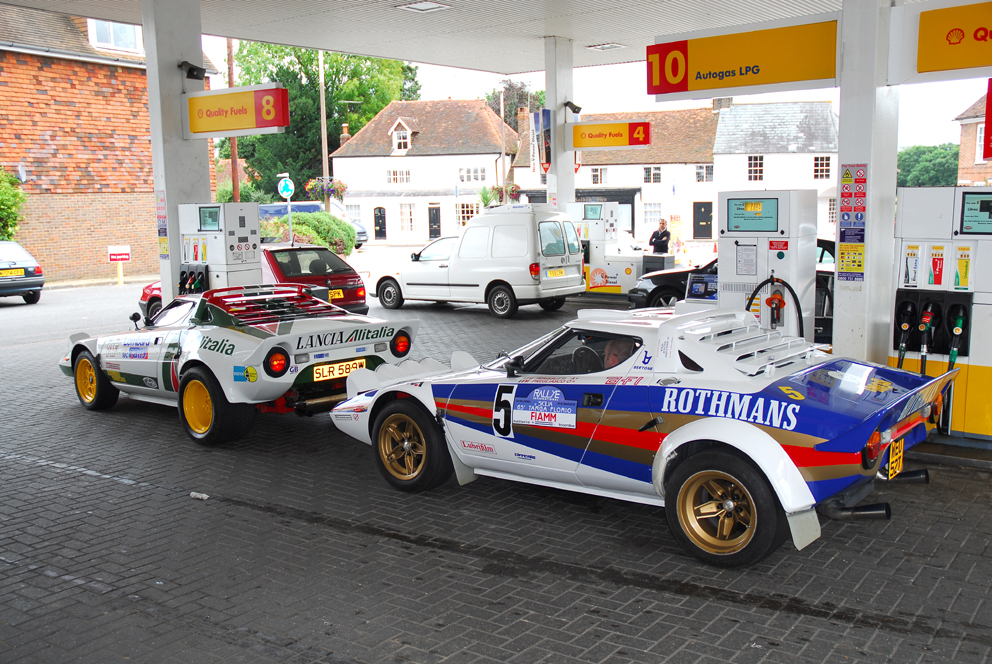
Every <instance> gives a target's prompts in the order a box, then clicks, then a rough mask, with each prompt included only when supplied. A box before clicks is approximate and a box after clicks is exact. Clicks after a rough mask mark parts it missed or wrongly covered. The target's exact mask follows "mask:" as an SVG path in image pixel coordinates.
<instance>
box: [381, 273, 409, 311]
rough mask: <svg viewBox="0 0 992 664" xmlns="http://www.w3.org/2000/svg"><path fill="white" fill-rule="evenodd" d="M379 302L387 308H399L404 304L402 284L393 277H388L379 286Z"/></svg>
mask: <svg viewBox="0 0 992 664" xmlns="http://www.w3.org/2000/svg"><path fill="white" fill-rule="evenodd" d="M379 302H380V303H381V304H382V306H384V307H385V308H386V309H399V308H400V307H402V306H403V293H402V292H401V291H400V285H399V284H398V283H396V282H395V281H393V280H392V279H386V280H385V281H384V282H382V284H381V285H380V286H379Z"/></svg>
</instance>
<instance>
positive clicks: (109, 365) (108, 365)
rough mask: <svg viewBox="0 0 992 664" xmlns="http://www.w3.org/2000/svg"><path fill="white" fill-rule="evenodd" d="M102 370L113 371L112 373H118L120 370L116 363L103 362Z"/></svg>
mask: <svg viewBox="0 0 992 664" xmlns="http://www.w3.org/2000/svg"><path fill="white" fill-rule="evenodd" d="M104 368H105V369H113V370H114V371H120V370H121V365H120V364H118V363H117V362H105V363H104Z"/></svg>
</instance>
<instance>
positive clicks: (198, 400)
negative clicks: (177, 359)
mask: <svg viewBox="0 0 992 664" xmlns="http://www.w3.org/2000/svg"><path fill="white" fill-rule="evenodd" d="M183 414H184V415H185V416H186V423H187V424H188V425H189V428H190V429H192V430H193V431H194V432H195V433H198V434H201V435H202V434H205V433H206V432H207V431H209V430H210V424H211V422H213V419H214V408H213V404H212V403H211V402H210V392H209V391H208V390H207V386H206V385H204V384H203V383H201V382H200V381H198V380H191V381H190V382H189V383H187V384H186V389H185V390H183Z"/></svg>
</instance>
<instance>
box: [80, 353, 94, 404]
mask: <svg viewBox="0 0 992 664" xmlns="http://www.w3.org/2000/svg"><path fill="white" fill-rule="evenodd" d="M76 392H78V393H79V398H80V399H82V400H83V401H85V402H86V403H93V400H94V399H96V370H95V369H94V368H93V363H92V362H90V360H89V358H88V357H83V358H80V360H79V362H77V363H76Z"/></svg>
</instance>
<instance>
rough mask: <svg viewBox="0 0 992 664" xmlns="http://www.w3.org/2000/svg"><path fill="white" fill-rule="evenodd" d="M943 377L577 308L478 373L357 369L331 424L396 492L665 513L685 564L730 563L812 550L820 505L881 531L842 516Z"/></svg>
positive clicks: (883, 509)
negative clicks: (524, 498) (581, 502)
mask: <svg viewBox="0 0 992 664" xmlns="http://www.w3.org/2000/svg"><path fill="white" fill-rule="evenodd" d="M956 372H957V370H953V371H949V372H948V373H946V374H944V375H943V376H941V377H939V378H937V379H931V378H928V377H923V376H918V375H916V374H912V373H908V372H905V371H900V370H897V369H890V368H888V367H884V366H880V365H875V364H871V363H868V362H859V361H855V360H850V359H844V358H839V357H834V356H832V355H828V354H826V353H824V352H822V351H821V350H820V348H819V347H817V346H815V345H811V344H809V343H807V342H806V341H804V340H803V339H801V338H792V337H786V336H783V335H782V334H781V333H779V332H776V331H769V330H763V329H759V326H758V322H757V320H756V319H755V318H754V316H752V315H751V314H750V313H746V312H740V311H728V310H719V311H716V312H707V313H695V314H687V315H682V316H676V315H674V314H673V312H672V310H665V309H649V310H639V311H636V312H616V311H595V310H590V311H580V312H579V318H578V320H575V321H572V322H570V323H567V324H566V325H565V326H564V327H562V328H560V329H558V330H555V331H554V332H552V333H550V334H548V335H546V336H544V337H542V338H540V339H538V340H537V341H535V342H533V343H531V344H529V345H527V346H524V347H523V348H520V349H519V350H517V351H515V352H513V353H511V354H510V356H509V357H504V358H500V359H498V360H496V361H495V362H493V363H491V364H487V365H483V366H478V365H477V363H476V362H475V361H474V360H472V359H471V358H470V357H469V356H468V355H467V354H465V353H460V352H456V353H455V354H454V355H453V356H452V366H451V369H450V370H449V369H447V368H446V367H443V365H441V364H440V363H437V362H434V361H432V360H426V361H424V362H422V363H420V364H419V365H418V364H416V363H413V362H410V361H407V362H404V363H402V364H399V365H396V366H382V367H380V368H379V369H378V370H377V371H376V372H374V373H373V372H372V371H368V370H358V371H355V372H353V373H352V374H351V375H350V376H349V377H348V396H349V397H350V398H349V399H348V400H347V401H345V402H343V403H341V404H339V405H338V406H337V407H335V409H334V411H333V413H332V418H333V421H334V423H335V424H336V425H337V427H338V428H339V429H341V430H342V431H344V432H345V433H348V434H349V435H351V436H353V437H355V438H357V439H359V440H361V441H363V442H366V443H369V444H371V445H372V446H373V448H374V452H375V454H374V459H375V462H376V465H377V466H378V468H379V470H380V472H381V473H382V475H383V477H385V479H386V480H387V481H388V482H389V483H391V484H392V485H393V486H395V487H397V488H399V489H403V490H407V491H418V490H424V489H429V488H432V487H435V486H437V485H439V484H441V483H443V482H444V481H446V480H447V479H448V478H449V477H450V475H451V473H452V472H454V473H455V474H456V475H457V478H458V480H459V482H460V483H462V484H465V483H466V482H470V481H472V480H473V479H475V477H476V476H478V475H489V476H492V477H501V478H505V479H510V480H517V481H521V482H529V483H533V484H540V485H543V486H550V487H556V488H560V489H567V490H571V491H580V492H584V493H590V494H594V495H600V496H609V497H613V498H619V499H621V500H629V501H633V502H638V503H647V504H651V505H659V506H666V514H667V518H668V521H669V524H670V526H671V530H672V532H673V534H674V535H675V537H676V539H677V540H678V541H679V542H680V544H681V545H682V546H683V547H684V548H685V549H686V550H687V551H688V552H690V553H692V554H693V555H695V556H697V557H699V558H700V559H702V560H704V561H706V562H709V563H712V564H715V565H720V566H725V567H738V566H743V565H749V564H752V563H754V562H756V561H758V560H761V559H762V558H764V557H765V556H767V555H769V554H770V553H772V552H773V551H775V550H776V549H777V548H778V546H779V545H780V544H781V543H782V542H783V541H784V540H785V539H786V537H788V536H789V535H790V534H791V536H792V539H793V542H794V543H795V545H796V547H797V548H799V549H801V548H803V547H805V546H806V545H807V544H809V543H810V542H812V541H813V540H815V539H816V538H817V537H819V535H820V524H819V521H818V519H817V515H816V509H815V508H817V507H819V508H820V511H821V512H822V513H824V514H826V515H828V516H839V515H844V516H848V517H849V516H857V515H867V516H876V517H883V518H887V516H888V513H889V509H888V505H884V504H883V505H875V506H861V507H858V508H854V507H852V506H853V505H854V504H855V503H857V502H859V501H860V500H862V499H863V498H864V497H865V496H867V495H868V493H870V491H871V488H872V482H873V480H874V479H875V478H876V477H877V478H879V479H882V480H886V481H888V480H893V479H896V478H900V472H901V471H902V464H903V453H904V451H905V450H906V449H907V448H909V447H912V446H913V445H915V444H916V443H918V442H920V441H921V440H923V439H924V438H926V436H927V434H928V432H929V429H930V428H932V427H933V426H934V423H935V422H937V421H938V418H939V417H940V411H941V406H942V404H943V394H944V391H945V389H946V388H947V386H948V384H949V383H950V382H951V381H952V380H953V379H954V376H955V375H956ZM907 475H908V473H907V474H905V475H903V476H902V478H900V479H905V478H906V476H907Z"/></svg>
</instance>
